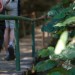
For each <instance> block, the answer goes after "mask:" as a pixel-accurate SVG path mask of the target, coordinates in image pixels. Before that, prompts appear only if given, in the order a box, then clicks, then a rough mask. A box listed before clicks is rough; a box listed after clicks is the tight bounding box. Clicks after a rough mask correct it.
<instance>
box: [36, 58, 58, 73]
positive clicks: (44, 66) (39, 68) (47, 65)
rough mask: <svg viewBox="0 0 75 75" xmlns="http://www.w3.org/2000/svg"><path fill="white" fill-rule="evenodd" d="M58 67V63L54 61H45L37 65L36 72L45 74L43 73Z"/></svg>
mask: <svg viewBox="0 0 75 75" xmlns="http://www.w3.org/2000/svg"><path fill="white" fill-rule="evenodd" d="M56 65H57V62H56V61H52V60H50V59H49V60H45V61H41V62H39V63H37V65H36V66H35V70H37V72H43V71H46V70H49V69H52V68H53V67H55V66H56Z"/></svg>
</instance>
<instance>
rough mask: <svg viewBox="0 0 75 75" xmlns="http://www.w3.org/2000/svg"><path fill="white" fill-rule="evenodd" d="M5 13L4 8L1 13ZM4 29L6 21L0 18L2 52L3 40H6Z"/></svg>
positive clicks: (0, 48)
mask: <svg viewBox="0 0 75 75" xmlns="http://www.w3.org/2000/svg"><path fill="white" fill-rule="evenodd" d="M3 14H4V10H3V11H2V12H0V15H3ZM4 30H5V21H4V20H0V52H1V50H2V48H3V42H4Z"/></svg>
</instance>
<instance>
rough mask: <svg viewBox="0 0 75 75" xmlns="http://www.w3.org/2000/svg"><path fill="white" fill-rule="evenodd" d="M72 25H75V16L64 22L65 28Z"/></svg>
mask: <svg viewBox="0 0 75 75" xmlns="http://www.w3.org/2000/svg"><path fill="white" fill-rule="evenodd" d="M72 23H75V16H73V17H70V18H68V19H66V20H65V21H64V22H63V25H64V26H65V25H69V24H72Z"/></svg>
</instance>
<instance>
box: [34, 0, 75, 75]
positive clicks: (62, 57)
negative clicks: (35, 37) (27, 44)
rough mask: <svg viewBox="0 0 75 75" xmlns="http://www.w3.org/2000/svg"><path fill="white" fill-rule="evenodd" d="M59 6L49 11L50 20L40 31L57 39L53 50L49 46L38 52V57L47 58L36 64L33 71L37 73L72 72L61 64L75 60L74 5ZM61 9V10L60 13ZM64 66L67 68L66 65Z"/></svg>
mask: <svg viewBox="0 0 75 75" xmlns="http://www.w3.org/2000/svg"><path fill="white" fill-rule="evenodd" d="M63 1H64V0H63ZM67 1H68V0H66V1H65V2H64V3H67ZM61 5H62V4H61V3H60V4H59V5H57V6H56V8H55V7H53V8H52V9H51V11H53V10H54V11H53V14H50V16H51V19H52V20H50V22H49V23H48V24H47V25H44V26H43V28H42V31H46V32H50V33H52V34H53V35H55V37H57V36H58V38H59V39H58V42H57V43H56V47H55V48H54V47H51V46H49V47H47V48H45V49H42V50H41V51H39V52H38V56H40V57H42V58H44V57H48V56H49V58H48V59H47V60H44V61H40V62H39V63H37V64H36V66H35V69H36V70H37V71H38V72H40V71H46V70H48V72H47V75H72V72H73V69H70V70H68V69H67V67H66V69H64V67H63V66H62V64H63V63H64V62H65V61H66V60H72V59H74V58H75V30H74V28H75V11H74V10H73V8H74V7H75V4H71V5H69V6H68V7H66V8H64V7H63V6H61ZM61 7H62V8H63V9H62V11H61ZM54 12H57V14H56V13H54ZM71 35H72V36H71ZM59 36H60V37H59ZM60 61H61V62H62V63H60ZM56 63H57V64H56ZM59 63H60V64H59ZM68 63H69V62H68ZM66 65H67V66H68V64H66ZM64 66H65V65H64ZM71 67H72V66H71Z"/></svg>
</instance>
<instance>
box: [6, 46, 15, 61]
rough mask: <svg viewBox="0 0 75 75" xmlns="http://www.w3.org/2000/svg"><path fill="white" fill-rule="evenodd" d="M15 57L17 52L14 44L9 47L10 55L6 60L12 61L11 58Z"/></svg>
mask: <svg viewBox="0 0 75 75" xmlns="http://www.w3.org/2000/svg"><path fill="white" fill-rule="evenodd" d="M14 59H15V54H14V48H13V46H12V45H10V46H9V47H8V55H7V57H6V58H5V60H7V61H11V60H14Z"/></svg>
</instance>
